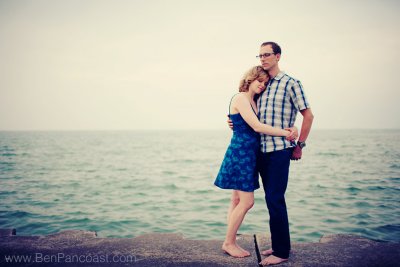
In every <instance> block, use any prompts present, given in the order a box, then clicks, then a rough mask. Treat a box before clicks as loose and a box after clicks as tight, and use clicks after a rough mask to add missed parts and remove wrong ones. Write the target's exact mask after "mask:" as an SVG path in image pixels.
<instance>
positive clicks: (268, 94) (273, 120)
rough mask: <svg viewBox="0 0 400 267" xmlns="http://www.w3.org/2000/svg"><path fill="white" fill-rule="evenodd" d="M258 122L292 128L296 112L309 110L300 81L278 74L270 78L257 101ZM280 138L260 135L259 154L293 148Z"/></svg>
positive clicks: (291, 144)
mask: <svg viewBox="0 0 400 267" xmlns="http://www.w3.org/2000/svg"><path fill="white" fill-rule="evenodd" d="M257 106H258V118H259V120H260V122H262V123H265V124H268V125H271V126H275V127H279V128H282V129H283V128H289V127H293V125H294V122H295V121H296V115H297V112H298V111H301V110H304V109H307V108H310V104H309V103H308V100H307V98H306V95H305V94H304V90H303V86H302V85H301V83H300V81H299V80H297V79H294V78H292V77H290V76H289V75H287V74H285V73H284V72H282V71H281V72H279V73H278V75H276V76H275V77H274V78H272V79H271V80H270V81H269V82H268V85H267V88H266V89H265V91H264V92H263V93H262V94H261V96H260V97H259V98H258V101H257ZM295 145H296V144H295V142H290V141H287V140H286V139H285V137H282V136H269V135H266V134H261V152H264V153H267V152H272V151H278V150H283V149H286V148H289V147H294V146H295Z"/></svg>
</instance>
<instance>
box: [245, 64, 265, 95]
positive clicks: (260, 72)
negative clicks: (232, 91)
mask: <svg viewBox="0 0 400 267" xmlns="http://www.w3.org/2000/svg"><path fill="white" fill-rule="evenodd" d="M259 78H262V79H264V80H268V78H269V75H268V72H266V71H265V70H264V69H263V68H262V67H261V66H254V67H252V68H251V69H249V70H248V71H247V72H246V73H245V74H244V75H243V78H242V79H241V80H240V83H239V92H247V91H249V86H250V84H251V83H252V82H254V81H255V80H257V79H259Z"/></svg>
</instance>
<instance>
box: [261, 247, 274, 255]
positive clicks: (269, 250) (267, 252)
mask: <svg viewBox="0 0 400 267" xmlns="http://www.w3.org/2000/svg"><path fill="white" fill-rule="evenodd" d="M272 252H274V251H273V250H272V248H270V249H267V250H264V251H263V252H261V255H264V256H269V255H272Z"/></svg>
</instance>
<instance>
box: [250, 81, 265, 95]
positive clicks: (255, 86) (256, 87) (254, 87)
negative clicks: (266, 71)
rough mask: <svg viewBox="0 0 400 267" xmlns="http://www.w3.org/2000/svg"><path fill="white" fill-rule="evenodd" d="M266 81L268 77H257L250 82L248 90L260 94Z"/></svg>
mask: <svg viewBox="0 0 400 267" xmlns="http://www.w3.org/2000/svg"><path fill="white" fill-rule="evenodd" d="M266 82H268V78H264V77H259V78H258V79H256V80H254V81H253V82H252V83H251V84H250V86H249V91H252V92H254V93H255V94H261V93H262V92H263V91H264V90H265V83H266Z"/></svg>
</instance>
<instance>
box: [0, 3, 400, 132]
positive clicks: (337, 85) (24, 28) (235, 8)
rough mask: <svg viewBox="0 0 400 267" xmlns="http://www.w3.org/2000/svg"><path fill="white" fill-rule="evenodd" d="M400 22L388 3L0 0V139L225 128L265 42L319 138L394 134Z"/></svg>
mask: <svg viewBox="0 0 400 267" xmlns="http://www.w3.org/2000/svg"><path fill="white" fill-rule="evenodd" d="M398 14H400V1H389V0H386V1H385V0H380V1H378V0H376V1H338V0H332V1H328V0H327V1H277V0H275V1H266V0H264V1H244V0H243V1H234V0H227V1H216V0H201V1H200V0H197V1H190V0H182V1H178V0H171V1H168V0H159V1H157V0H143V1H139V0H137V1H133V0H132V1H115V0H113V1H111V0H110V1H99V0H96V1H87V0H85V1H81V0H79V1H71V0H65V1H57V0H47V1H14V0H9V1H5V0H0V38H1V41H0V130H97V129H107V130H117V129H226V127H227V125H226V113H227V110H228V105H229V100H230V98H231V96H232V95H233V94H235V93H236V91H237V90H238V89H237V87H238V82H239V79H240V78H241V76H242V74H243V73H244V72H245V71H246V70H247V69H248V68H250V67H251V66H253V65H256V64H258V63H259V62H258V60H257V59H256V58H255V56H256V55H257V54H258V52H259V46H260V44H261V43H262V42H264V41H270V40H272V41H276V42H278V43H279V44H280V45H281V47H282V59H281V61H280V65H281V69H282V70H284V71H286V72H287V73H288V74H289V75H292V76H294V77H296V78H298V79H299V80H301V81H302V84H303V86H304V88H305V92H306V94H307V96H308V98H309V101H310V103H311V106H312V109H313V112H314V115H315V123H314V127H315V128H318V129H325V128H400V119H399V117H398V116H399V114H400V104H399V103H398V101H399V100H400V92H399V90H400V88H399V82H398V80H399V78H398V77H399V73H398V72H399V70H400V68H399V61H400V19H399V16H398ZM300 117H301V116H298V118H300Z"/></svg>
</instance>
